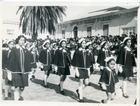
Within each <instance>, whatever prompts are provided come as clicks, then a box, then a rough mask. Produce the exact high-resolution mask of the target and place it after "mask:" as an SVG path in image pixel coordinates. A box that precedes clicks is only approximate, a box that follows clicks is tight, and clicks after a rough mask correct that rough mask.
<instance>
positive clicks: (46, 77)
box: [44, 71, 48, 87]
mask: <svg viewBox="0 0 140 106" xmlns="http://www.w3.org/2000/svg"><path fill="white" fill-rule="evenodd" d="M47 79H48V76H47V71H44V86H45V87H47Z"/></svg>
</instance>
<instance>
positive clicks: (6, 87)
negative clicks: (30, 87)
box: [4, 85, 9, 97]
mask: <svg viewBox="0 0 140 106" xmlns="http://www.w3.org/2000/svg"><path fill="white" fill-rule="evenodd" d="M8 89H9V86H8V85H5V89H4V90H5V97H8Z"/></svg>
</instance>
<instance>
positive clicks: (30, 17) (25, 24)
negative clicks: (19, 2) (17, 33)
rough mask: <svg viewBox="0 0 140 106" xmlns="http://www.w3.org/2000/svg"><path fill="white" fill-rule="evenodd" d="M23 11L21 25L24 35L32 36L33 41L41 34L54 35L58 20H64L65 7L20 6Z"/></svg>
mask: <svg viewBox="0 0 140 106" xmlns="http://www.w3.org/2000/svg"><path fill="white" fill-rule="evenodd" d="M19 10H22V12H21V15H20V24H19V27H21V26H22V33H24V34H27V35H31V36H32V39H34V40H35V39H37V37H38V34H39V33H45V32H46V31H47V32H49V33H50V34H54V32H55V25H56V24H57V23H58V20H60V21H62V20H63V15H66V14H65V10H66V7H65V6H19V9H18V10H17V13H18V12H19Z"/></svg>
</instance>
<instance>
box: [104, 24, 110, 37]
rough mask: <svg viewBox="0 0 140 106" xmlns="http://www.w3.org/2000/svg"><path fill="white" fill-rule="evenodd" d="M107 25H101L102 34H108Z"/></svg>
mask: <svg viewBox="0 0 140 106" xmlns="http://www.w3.org/2000/svg"><path fill="white" fill-rule="evenodd" d="M108 28H109V25H103V36H108V34H109V30H108Z"/></svg>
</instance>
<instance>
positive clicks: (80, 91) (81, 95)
mask: <svg viewBox="0 0 140 106" xmlns="http://www.w3.org/2000/svg"><path fill="white" fill-rule="evenodd" d="M79 94H80V99H83V92H82V87H79Z"/></svg>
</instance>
